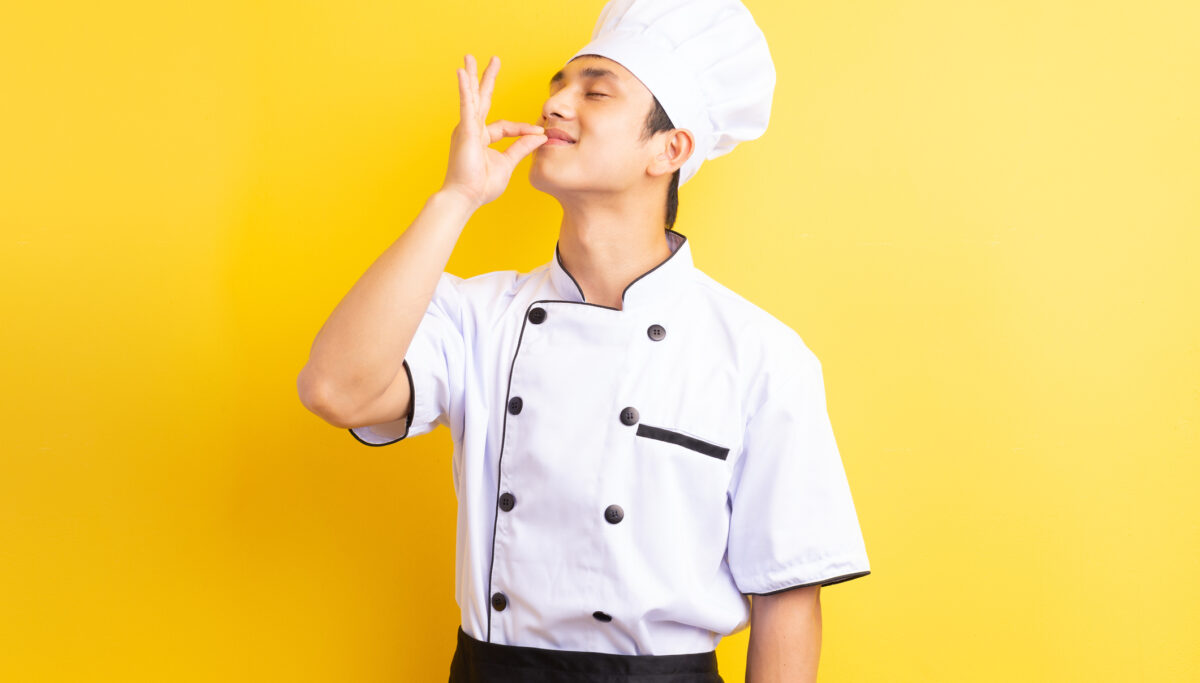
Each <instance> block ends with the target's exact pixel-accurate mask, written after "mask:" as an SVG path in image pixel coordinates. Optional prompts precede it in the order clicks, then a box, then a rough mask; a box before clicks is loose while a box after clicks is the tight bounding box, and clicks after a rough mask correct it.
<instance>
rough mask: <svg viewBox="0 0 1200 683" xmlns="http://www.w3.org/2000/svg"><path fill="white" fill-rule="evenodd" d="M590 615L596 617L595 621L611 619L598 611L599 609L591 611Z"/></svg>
mask: <svg viewBox="0 0 1200 683" xmlns="http://www.w3.org/2000/svg"><path fill="white" fill-rule="evenodd" d="M592 616H593V617H596V621H606V622H607V621H612V617H611V616H609V615H607V614H605V613H604V612H600V611H596V612H592Z"/></svg>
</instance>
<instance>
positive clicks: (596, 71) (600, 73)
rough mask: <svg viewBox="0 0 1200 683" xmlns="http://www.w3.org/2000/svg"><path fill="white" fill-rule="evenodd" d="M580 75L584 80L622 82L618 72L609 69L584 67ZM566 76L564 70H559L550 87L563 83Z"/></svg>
mask: <svg viewBox="0 0 1200 683" xmlns="http://www.w3.org/2000/svg"><path fill="white" fill-rule="evenodd" d="M579 75H580V76H581V77H583V78H611V79H613V80H615V81H618V82H619V81H620V80H621V79H620V77H619V76H617V74H616V72H613V71H609V70H608V69H601V68H599V67H595V66H585V67H583V69H582V70H580V72H579ZM564 76H565V74H564V73H563V70H562V69H559V70H558V73H556V74H554V75H553V76H551V77H550V85H554V84H555V83H557V82H559V81H561V80H562V79H563V77H564Z"/></svg>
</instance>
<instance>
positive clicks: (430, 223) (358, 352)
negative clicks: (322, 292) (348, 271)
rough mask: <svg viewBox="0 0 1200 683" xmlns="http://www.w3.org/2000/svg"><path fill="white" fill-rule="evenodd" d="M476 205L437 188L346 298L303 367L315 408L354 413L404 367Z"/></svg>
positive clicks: (305, 397)
mask: <svg viewBox="0 0 1200 683" xmlns="http://www.w3.org/2000/svg"><path fill="white" fill-rule="evenodd" d="M473 212H474V208H473V207H472V205H471V204H470V203H469V202H467V201H466V200H465V198H463V197H462V196H461V195H459V194H457V193H455V192H452V191H446V190H439V191H438V192H435V193H434V194H433V195H431V196H430V197H429V198H428V199H427V200H426V202H425V204H424V206H423V207H422V209H421V211H420V213H419V214H418V215H417V217H416V219H415V220H414V221H413V222H412V224H411V225H409V227H408V229H406V230H405V231H404V232H403V233H402V234H401V235H400V236H399V237H398V238H397V239H396V240H395V241H394V242H393V243H392V244H391V246H389V247H388V248H387V250H386V251H384V252H383V254H381V255H380V256H379V258H377V259H376V260H375V262H374V263H372V264H371V266H370V267H369V268H368V269H367V271H366V272H365V273H363V275H362V276H361V277H360V278H359V279H358V281H357V282H356V283H355V284H354V286H353V287H352V288H351V289H350V291H349V292H348V293H347V294H346V296H345V297H343V298H342V300H341V302H340V303H338V305H337V307H336V308H334V310H333V312H332V313H331V314H330V316H329V318H328V319H327V320H326V321H325V324H324V325H322V326H321V329H320V331H319V332H318V333H317V336H316V339H315V340H314V341H313V345H312V349H311V350H310V351H309V358H308V363H307V364H306V365H305V366H304V368H303V370H302V371H301V373H300V378H299V380H298V385H299V388H300V394H301V401H302V402H303V403H304V404H305V405H306V406H308V407H309V409H310V410H313V411H314V412H318V413H319V414H320V413H322V412H324V413H332V414H335V415H339V416H344V415H350V414H353V412H354V411H355V410H356V408H357V407H359V406H363V405H365V404H367V403H369V402H370V401H372V400H374V399H375V398H377V397H378V396H379V395H380V394H382V393H383V392H384V390H386V389H387V388H388V386H389V385H390V383H391V380H392V378H393V377H395V376H396V375H397V373H399V372H403V370H402V367H401V362H402V360H403V359H404V356H405V353H406V352H407V350H408V345H409V344H410V343H411V342H412V339H413V336H414V335H415V334H416V330H417V326H418V325H419V324H420V322H421V319H422V317H423V316H424V314H425V311H426V309H427V308H428V307H429V302H430V301H431V300H432V298H433V293H434V291H435V289H436V287H437V283H438V280H439V278H440V277H441V274H442V272H444V271H445V268H446V263H447V262H449V260H450V254H451V253H452V252H453V251H454V245H455V244H456V243H457V242H458V238H459V235H461V233H462V230H463V228H464V227H465V226H466V223H467V221H468V220H469V219H470V217H471V215H472V213H473Z"/></svg>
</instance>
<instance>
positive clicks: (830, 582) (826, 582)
mask: <svg viewBox="0 0 1200 683" xmlns="http://www.w3.org/2000/svg"><path fill="white" fill-rule="evenodd" d="M870 573H871V570H869V569H868V570H865V571H861V572H854V573H853V574H842V575H841V576H831V577H829V578H827V579H821V580H820V581H813V582H811V583H801V584H797V585H795V586H788V587H787V588H780V589H779V590H775V591H771V592H769V593H743V594H742V595H775V594H776V593H782V592H784V591H790V590H793V589H795V588H807V587H808V586H832V585H833V584H835V583H841V582H843V581H849V580H850V579H857V578H858V577H860V576H866V575H867V574H870Z"/></svg>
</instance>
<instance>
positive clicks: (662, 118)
mask: <svg viewBox="0 0 1200 683" xmlns="http://www.w3.org/2000/svg"><path fill="white" fill-rule="evenodd" d="M651 97H652V98H653V99H654V107H653V108H652V109H651V110H650V114H649V115H648V116H647V117H646V126H645V128H644V129H643V130H642V140H649V139H650V138H651V137H653V136H654V134H656V133H661V132H663V131H668V130H675V124H673V123H671V117H669V116H667V112H666V110H664V109H663V108H662V104H660V103H659V101H658V98H657V97H654V95H653V94H652V95H651ZM679 171H680V169H678V168H677V169H675V173H674V175H672V176H671V184H670V185H668V186H667V223H666V227H667V228H673V227H675V215H676V214H677V213H678V212H679Z"/></svg>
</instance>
